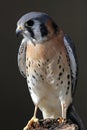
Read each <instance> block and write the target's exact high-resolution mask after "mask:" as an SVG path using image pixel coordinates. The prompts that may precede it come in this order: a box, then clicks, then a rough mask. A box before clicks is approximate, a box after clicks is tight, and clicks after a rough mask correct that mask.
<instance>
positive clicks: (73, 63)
mask: <svg viewBox="0 0 87 130" xmlns="http://www.w3.org/2000/svg"><path fill="white" fill-rule="evenodd" d="M64 44H65V47H66V49H67V52H68V55H69V59H70V67H71V80H72V96H74V93H75V90H76V83H77V74H78V63H77V56H76V52H75V46H74V43H73V42H72V40H71V38H70V37H69V36H68V35H65V36H64Z"/></svg>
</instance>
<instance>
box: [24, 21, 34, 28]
mask: <svg viewBox="0 0 87 130" xmlns="http://www.w3.org/2000/svg"><path fill="white" fill-rule="evenodd" d="M33 25H34V21H33V20H29V21H27V22H26V26H29V27H31V26H33Z"/></svg>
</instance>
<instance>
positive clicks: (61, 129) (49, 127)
mask: <svg viewBox="0 0 87 130" xmlns="http://www.w3.org/2000/svg"><path fill="white" fill-rule="evenodd" d="M29 130H78V127H77V125H76V124H74V123H72V122H71V121H70V120H68V121H66V122H65V123H62V124H59V123H58V119H45V120H39V121H38V122H34V123H33V124H32V126H31V127H30V128H29Z"/></svg>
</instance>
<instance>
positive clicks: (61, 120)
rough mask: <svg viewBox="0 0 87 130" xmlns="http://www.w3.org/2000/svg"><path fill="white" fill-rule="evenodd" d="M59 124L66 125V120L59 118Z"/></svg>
mask: <svg viewBox="0 0 87 130" xmlns="http://www.w3.org/2000/svg"><path fill="white" fill-rule="evenodd" d="M58 122H59V124H62V123H65V122H66V119H65V118H62V117H59V119H58Z"/></svg>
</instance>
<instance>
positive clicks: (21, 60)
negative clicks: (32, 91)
mask: <svg viewBox="0 0 87 130" xmlns="http://www.w3.org/2000/svg"><path fill="white" fill-rule="evenodd" d="M26 46H27V43H26V41H25V40H22V42H21V45H20V47H19V51H18V67H19V70H20V73H21V74H22V76H23V77H24V78H26Z"/></svg>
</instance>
